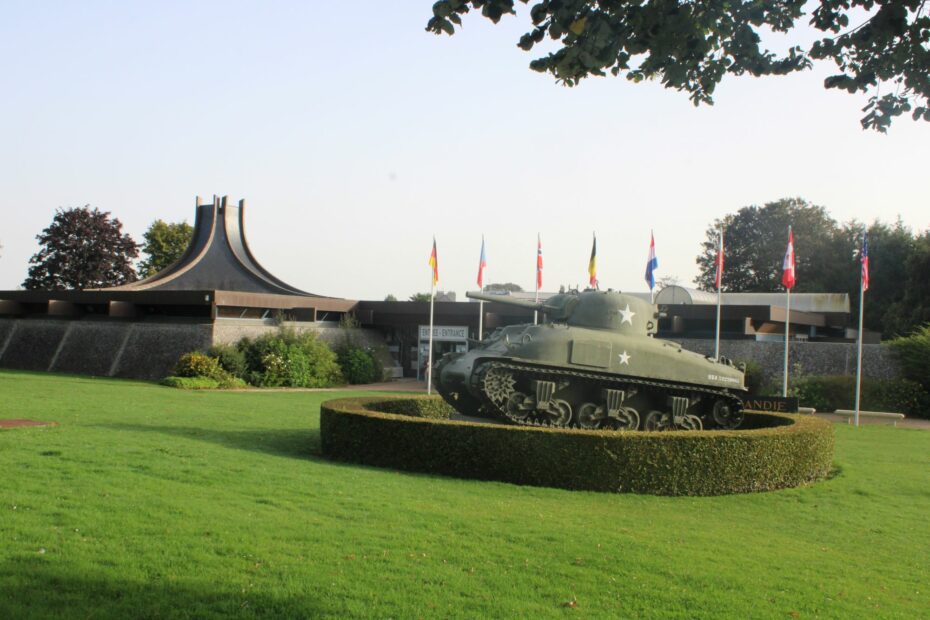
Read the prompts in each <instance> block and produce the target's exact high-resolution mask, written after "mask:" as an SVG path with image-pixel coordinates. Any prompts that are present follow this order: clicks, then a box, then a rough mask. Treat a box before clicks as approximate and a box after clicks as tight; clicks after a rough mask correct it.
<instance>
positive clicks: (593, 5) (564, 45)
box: [426, 0, 930, 132]
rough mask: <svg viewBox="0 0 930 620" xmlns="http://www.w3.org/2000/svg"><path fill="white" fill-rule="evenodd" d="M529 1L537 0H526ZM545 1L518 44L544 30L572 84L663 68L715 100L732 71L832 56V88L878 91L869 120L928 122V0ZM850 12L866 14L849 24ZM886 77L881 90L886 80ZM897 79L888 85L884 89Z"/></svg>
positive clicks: (764, 70) (554, 61)
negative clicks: (806, 35) (770, 44)
mask: <svg viewBox="0 0 930 620" xmlns="http://www.w3.org/2000/svg"><path fill="white" fill-rule="evenodd" d="M520 2H522V3H524V4H528V3H529V0H520ZM808 4H809V3H808V1H807V0H742V1H741V0H732V1H726V2H723V1H721V0H710V1H708V2H682V1H680V0H632V1H631V0H538V1H537V2H535V4H533V6H532V8H531V9H530V19H531V20H532V28H531V29H530V30H529V32H527V33H526V34H524V35H523V36H522V37H520V41H519V43H518V46H519V47H520V48H521V49H524V50H527V51H529V50H531V49H533V47H534V46H535V45H536V44H538V43H541V42H542V41H543V40H544V39H545V38H546V37H547V36H548V37H549V38H550V39H552V40H553V41H556V42H557V43H556V46H557V49H556V50H555V51H554V52H551V53H548V54H546V55H545V56H542V57H540V58H536V59H535V60H533V61H532V62H530V68H531V69H533V70H535V71H540V72H549V73H551V74H552V75H553V76H554V77H555V78H556V80H557V81H559V82H561V83H563V84H566V85H568V86H574V85H576V84H578V82H580V81H581V80H582V79H583V78H586V77H588V76H592V75H596V76H603V75H606V72H608V71H609V72H610V73H612V74H613V75H615V76H617V75H620V74H623V75H624V76H625V77H626V78H627V79H628V80H632V81H634V82H640V81H642V80H644V79H658V80H660V81H661V82H662V84H663V85H664V86H665V87H666V88H674V89H676V90H683V91H686V92H688V93H689V95H690V98H691V100H692V101H693V102H694V104H695V105H698V104H700V103H708V104H712V103H713V98H712V95H713V92H714V88H715V87H716V86H717V84H718V83H720V81H721V80H722V79H723V77H724V76H725V75H727V74H730V75H743V74H749V75H754V76H761V75H784V74H788V73H793V72H795V71H801V70H804V69H807V68H810V67H811V66H812V64H813V61H816V60H825V61H829V62H832V63H834V64H835V65H836V67H837V69H838V72H837V73H836V74H835V75H832V76H830V77H828V78H827V79H826V80H825V81H824V87H825V88H837V89H841V90H845V91H847V92H849V93H856V92H865V93H871V95H870V97H869V100H868V104H867V105H866V106H865V108H863V111H864V112H866V114H865V116H864V117H863V118H862V120H861V122H862V126H863V128H866V129H875V130H878V131H882V132H884V131H886V130H887V128H888V126H889V125H890V124H891V122H892V120H893V119H894V118H895V117H897V116H899V115H901V114H903V113H905V112H909V111H910V112H911V113H912V117H913V118H914V120H918V119H921V118H922V119H923V120H925V121H930V103H928V101H930V49H928V41H930V15H928V13H930V7H928V6H927V1H926V0H819V1H815V2H812V3H810V4H811V5H812V6H814V5H815V8H814V9H813V11H812V12H811V13H810V14H807V13H806V12H805V7H806V6H807V5H808ZM514 5H515V0H440V1H439V2H436V3H435V4H434V5H433V17H432V19H430V20H429V23H428V24H427V27H426V29H427V30H428V31H430V32H434V33H436V34H442V33H447V34H450V35H451V34H453V33H454V32H455V26H456V25H459V26H460V25H461V24H462V19H461V15H463V14H465V13H468V12H469V11H470V10H472V9H475V10H480V11H481V14H482V15H483V16H484V17H486V18H488V19H490V20H491V21H493V22H494V23H497V22H498V21H499V20H500V19H501V17H502V16H503V15H505V14H515V11H514ZM854 19H859V20H860V21H861V23H858V24H857V25H855V26H852V27H850V23H851V22H852V21H853V20H854ZM803 20H809V23H810V25H811V26H812V27H813V28H814V29H816V30H818V31H820V32H821V33H822V36H821V38H820V39H818V40H817V41H815V42H814V43H813V45H811V46H810V47H809V48H806V49H805V48H804V47H802V46H801V45H794V46H792V47H790V48H789V49H788V51H787V52H786V53H785V54H777V53H775V52H772V51H770V50H768V49H764V48H763V47H762V46H761V36H760V33H761V32H764V31H767V30H770V31H774V32H780V33H788V32H790V31H792V30H795V29H796V28H798V27H800V25H801V23H802V21H803ZM882 85H885V86H890V88H889V89H887V90H886V92H884V94H882V93H880V92H879V87H880V86H882ZM888 90H890V92H888Z"/></svg>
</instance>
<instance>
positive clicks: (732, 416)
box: [711, 398, 743, 429]
mask: <svg viewBox="0 0 930 620" xmlns="http://www.w3.org/2000/svg"><path fill="white" fill-rule="evenodd" d="M711 415H712V416H713V418H714V422H716V423H717V425H718V426H719V427H720V428H725V429H733V428H736V427H737V426H739V425H740V424H742V423H743V412H742V411H734V408H733V406H732V405H731V404H730V403H728V402H727V401H725V400H723V399H722V398H721V399H720V400H718V401H717V402H715V403H714V408H713V410H712V411H711Z"/></svg>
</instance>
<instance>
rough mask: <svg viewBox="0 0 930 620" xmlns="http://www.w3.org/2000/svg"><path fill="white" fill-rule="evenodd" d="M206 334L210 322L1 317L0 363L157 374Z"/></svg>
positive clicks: (203, 341)
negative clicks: (135, 321)
mask: <svg viewBox="0 0 930 620" xmlns="http://www.w3.org/2000/svg"><path fill="white" fill-rule="evenodd" d="M211 338H212V333H211V325H210V324H209V323H147V322H138V323H134V322H123V321H74V320H65V319H61V320H57V319H0V367H2V368H13V369H18V370H39V371H48V372H67V373H74V374H83V375H97V376H108V377H109V376H113V377H127V378H133V379H161V378H163V377H165V376H167V375H168V374H170V373H171V369H172V368H173V367H174V364H175V362H177V360H178V357H180V355H181V354H182V353H184V352H186V351H191V350H194V349H205V348H207V347H209V346H210V343H211Z"/></svg>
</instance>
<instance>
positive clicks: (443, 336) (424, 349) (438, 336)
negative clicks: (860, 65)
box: [417, 325, 468, 380]
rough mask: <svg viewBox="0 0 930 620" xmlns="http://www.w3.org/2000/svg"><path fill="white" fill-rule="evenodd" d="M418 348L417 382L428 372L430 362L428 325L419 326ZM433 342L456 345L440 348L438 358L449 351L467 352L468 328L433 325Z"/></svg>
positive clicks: (465, 326)
mask: <svg viewBox="0 0 930 620" xmlns="http://www.w3.org/2000/svg"><path fill="white" fill-rule="evenodd" d="M418 340H419V343H418V344H419V346H418V347H417V380H422V378H423V374H424V373H426V372H429V370H428V368H427V367H428V366H429V365H430V362H431V361H432V360H431V359H430V358H431V353H432V348H431V347H430V345H429V343H430V333H429V325H420V329H419V334H418ZM432 341H433V342H445V343H456V344H455V346H452V345H449V344H446V345H445V346H443V347H440V353H439V357H442V354H443V353H446V352H450V351H467V350H468V326H467V325H433V338H432Z"/></svg>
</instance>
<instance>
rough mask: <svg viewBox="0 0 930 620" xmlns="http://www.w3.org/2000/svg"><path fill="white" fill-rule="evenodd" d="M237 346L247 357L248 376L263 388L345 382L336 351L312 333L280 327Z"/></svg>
mask: <svg viewBox="0 0 930 620" xmlns="http://www.w3.org/2000/svg"><path fill="white" fill-rule="evenodd" d="M237 348H238V349H239V350H240V351H241V352H242V354H243V356H244V357H245V363H246V379H247V380H248V382H249V383H251V384H253V385H259V386H262V387H309V388H321V387H332V386H334V385H339V384H341V383H342V382H343V378H342V372H341V371H340V369H339V364H338V362H337V360H336V354H335V353H334V352H333V350H332V349H330V348H329V346H327V344H326V343H325V342H323V341H322V340H319V339H318V338H317V337H316V334H314V333H312V332H304V333H297V332H296V331H294V330H292V329H281V330H279V331H278V332H277V333H274V334H267V335H264V336H260V337H259V338H256V339H255V340H248V339H243V340H242V341H241V342H240V343H239V344H238V345H237Z"/></svg>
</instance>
